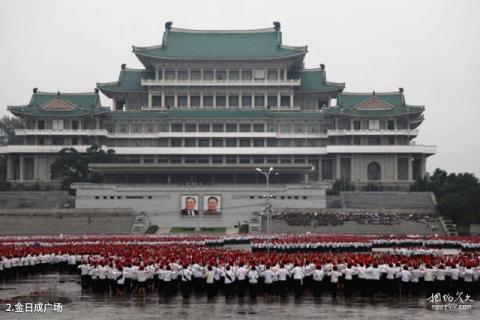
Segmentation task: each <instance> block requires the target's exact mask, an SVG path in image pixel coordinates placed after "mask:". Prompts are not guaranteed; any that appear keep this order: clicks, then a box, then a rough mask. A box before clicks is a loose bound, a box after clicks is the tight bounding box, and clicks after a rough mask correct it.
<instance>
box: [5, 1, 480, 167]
mask: <svg viewBox="0 0 480 320" xmlns="http://www.w3.org/2000/svg"><path fill="white" fill-rule="evenodd" d="M166 21H173V26H174V27H183V28H192V29H255V28H265V27H271V26H272V21H280V22H281V24H282V26H281V27H282V31H283V43H284V44H287V45H308V51H309V52H308V54H307V57H306V59H305V63H306V67H318V66H319V64H320V63H324V64H325V65H326V70H327V77H328V80H330V81H335V82H346V89H345V91H364V92H370V91H372V90H376V91H377V92H381V91H396V90H397V89H398V88H399V87H403V88H404V89H405V97H406V101H407V103H409V104H414V105H425V107H426V112H425V122H424V123H423V124H422V125H421V127H420V135H419V137H418V138H417V140H416V143H417V144H426V145H437V146H438V153H437V154H436V155H434V156H432V157H430V158H429V161H428V162H427V163H428V167H427V169H428V170H429V171H430V172H431V171H433V170H434V169H435V168H437V167H440V168H443V169H446V170H448V171H455V172H465V171H468V172H474V173H476V175H477V176H480V1H475V0H471V1H461V0H454V1H418V0H413V1H407V0H396V1H360V0H352V1H338V0H335V1H333V0H332V1H299V0H295V1H292V0H287V1H279V0H272V1H260V0H255V1H248V0H242V1H203V0H202V1H198V0H197V1H194V0H192V1H180V0H175V1H171V0H170V1H160V0H157V1H142V0H136V1H119V0H112V1H99V0H95V1H90V0H88V1H86V0H80V1H45V0H42V1H34V0H32V1H19V0H7V1H5V0H2V1H0V45H1V50H0V115H4V114H7V112H6V106H8V105H21V104H26V103H28V101H29V99H30V96H31V93H32V88H34V87H38V88H39V90H40V91H53V92H56V91H58V90H60V91H63V92H85V91H92V90H93V88H94V87H95V83H96V82H110V81H116V80H117V78H118V73H119V70H120V64H122V63H126V64H127V66H128V67H132V68H140V67H141V64H140V62H139V61H138V60H137V59H136V57H135V56H134V54H132V52H131V51H132V48H131V46H132V45H139V46H147V45H156V44H160V43H161V39H162V34H163V30H164V24H165V22H166ZM102 102H103V104H104V105H107V106H110V105H111V101H110V100H109V99H108V98H106V97H104V96H102Z"/></svg>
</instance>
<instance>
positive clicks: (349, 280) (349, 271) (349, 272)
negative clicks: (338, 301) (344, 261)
mask: <svg viewBox="0 0 480 320" xmlns="http://www.w3.org/2000/svg"><path fill="white" fill-rule="evenodd" d="M342 274H343V280H344V281H343V294H344V295H345V297H350V296H351V295H352V291H353V281H354V279H353V277H354V276H355V275H356V270H355V269H354V268H353V266H352V265H351V264H348V265H347V267H346V268H345V269H343V270H342Z"/></svg>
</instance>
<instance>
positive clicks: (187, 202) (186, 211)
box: [180, 195, 198, 217]
mask: <svg viewBox="0 0 480 320" xmlns="http://www.w3.org/2000/svg"><path fill="white" fill-rule="evenodd" d="M180 206H181V208H182V209H181V211H180V214H181V215H182V216H193V217H195V216H198V196H195V195H184V196H181V197H180Z"/></svg>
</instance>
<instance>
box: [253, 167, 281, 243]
mask: <svg viewBox="0 0 480 320" xmlns="http://www.w3.org/2000/svg"><path fill="white" fill-rule="evenodd" d="M255 170H256V171H257V172H258V173H261V174H263V175H264V176H265V180H266V182H267V204H266V207H265V210H266V214H267V234H270V232H271V223H272V204H271V203H270V197H271V194H270V175H271V174H272V173H273V174H274V175H277V174H278V172H273V170H274V168H273V167H270V169H268V170H265V171H263V170H262V169H260V168H255Z"/></svg>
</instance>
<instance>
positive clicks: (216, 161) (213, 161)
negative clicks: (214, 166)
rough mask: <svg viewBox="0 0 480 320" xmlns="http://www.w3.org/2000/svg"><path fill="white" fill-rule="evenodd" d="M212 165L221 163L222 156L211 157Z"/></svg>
mask: <svg viewBox="0 0 480 320" xmlns="http://www.w3.org/2000/svg"><path fill="white" fill-rule="evenodd" d="M212 163H223V157H222V156H212Z"/></svg>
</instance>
